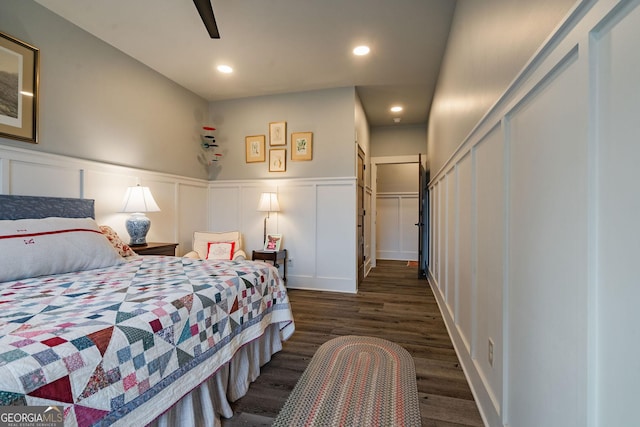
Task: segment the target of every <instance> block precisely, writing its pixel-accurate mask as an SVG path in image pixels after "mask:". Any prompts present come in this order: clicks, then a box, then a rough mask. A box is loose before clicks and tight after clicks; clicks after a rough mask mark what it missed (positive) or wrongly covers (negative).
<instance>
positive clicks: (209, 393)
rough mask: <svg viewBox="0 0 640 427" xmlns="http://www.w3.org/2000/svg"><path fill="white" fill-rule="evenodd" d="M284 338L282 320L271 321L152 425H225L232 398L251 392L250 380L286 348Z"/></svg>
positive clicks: (231, 413) (231, 412)
mask: <svg viewBox="0 0 640 427" xmlns="http://www.w3.org/2000/svg"><path fill="white" fill-rule="evenodd" d="M285 338H286V337H285ZM282 341H283V338H282V337H281V331H280V329H279V326H278V324H272V325H269V327H268V328H267V329H266V330H265V333H264V334H263V335H262V336H261V337H260V338H258V339H256V340H254V341H252V342H250V343H248V344H246V345H244V346H243V347H242V348H240V350H238V351H237V352H236V354H235V355H234V356H233V358H232V359H231V360H230V361H229V362H227V363H225V364H224V365H223V366H222V367H221V368H220V369H219V370H218V371H217V372H216V373H215V374H214V375H213V376H212V377H210V378H209V379H208V380H207V381H205V382H204V383H202V384H201V385H200V386H199V387H197V388H195V389H194V390H193V391H192V392H191V393H189V394H187V395H186V396H184V397H182V399H180V400H179V401H178V402H177V403H176V404H175V405H174V406H173V407H171V409H169V410H168V411H167V412H165V413H164V414H163V415H161V416H160V417H158V418H157V419H156V420H155V421H153V422H152V423H151V424H149V426H152V427H173V426H181V427H182V426H207V427H208V426H216V427H219V426H221V422H220V417H221V416H222V417H225V418H231V417H232V416H233V410H232V409H231V405H230V402H234V401H236V400H238V399H240V398H241V397H242V396H244V395H245V394H246V393H247V391H248V390H249V384H250V383H252V382H253V381H255V380H256V378H258V376H259V375H260V367H262V366H263V365H264V364H266V363H267V362H269V361H270V360H271V356H272V355H273V354H275V353H277V352H279V351H280V350H282Z"/></svg>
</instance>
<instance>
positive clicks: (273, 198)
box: [258, 193, 280, 212]
mask: <svg viewBox="0 0 640 427" xmlns="http://www.w3.org/2000/svg"><path fill="white" fill-rule="evenodd" d="M258 211H260V212H279V211H280V204H279V203H278V195H277V194H276V193H262V194H261V195H260V202H258Z"/></svg>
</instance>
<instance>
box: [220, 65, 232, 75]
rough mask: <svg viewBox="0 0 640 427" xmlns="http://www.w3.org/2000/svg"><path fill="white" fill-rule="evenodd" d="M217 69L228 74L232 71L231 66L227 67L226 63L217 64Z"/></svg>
mask: <svg viewBox="0 0 640 427" xmlns="http://www.w3.org/2000/svg"><path fill="white" fill-rule="evenodd" d="M218 71H220V72H221V73H225V74H229V73H233V68H231V67H229V66H228V65H218Z"/></svg>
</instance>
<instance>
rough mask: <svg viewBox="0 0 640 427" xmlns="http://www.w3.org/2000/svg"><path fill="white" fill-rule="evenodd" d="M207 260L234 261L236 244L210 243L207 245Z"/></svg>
mask: <svg viewBox="0 0 640 427" xmlns="http://www.w3.org/2000/svg"><path fill="white" fill-rule="evenodd" d="M207 246H208V247H207V259H227V260H231V259H233V249H234V248H235V246H236V243H235V242H209V244H208V245H207Z"/></svg>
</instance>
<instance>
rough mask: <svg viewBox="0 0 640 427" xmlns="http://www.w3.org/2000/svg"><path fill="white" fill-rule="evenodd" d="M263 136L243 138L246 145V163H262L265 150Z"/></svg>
mask: <svg viewBox="0 0 640 427" xmlns="http://www.w3.org/2000/svg"><path fill="white" fill-rule="evenodd" d="M264 139H265V137H264V135H253V136H247V137H245V138H244V143H245V145H246V150H247V151H246V161H247V163H253V162H264V159H265V148H264Z"/></svg>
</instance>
